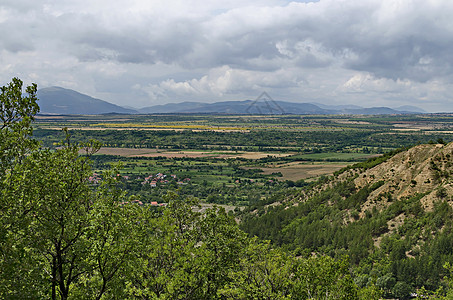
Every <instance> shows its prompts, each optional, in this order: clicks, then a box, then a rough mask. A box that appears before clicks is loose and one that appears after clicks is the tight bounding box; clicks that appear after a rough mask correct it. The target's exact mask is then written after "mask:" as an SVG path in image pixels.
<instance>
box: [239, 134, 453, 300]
mask: <svg viewBox="0 0 453 300" xmlns="http://www.w3.org/2000/svg"><path fill="white" fill-rule="evenodd" d="M452 155H453V143H450V144H448V145H443V144H426V145H418V146H415V147H412V148H410V149H407V150H401V151H400V152H398V153H396V152H394V153H390V154H388V155H386V156H383V157H378V158H375V159H373V160H370V161H367V162H364V163H359V164H357V165H355V166H353V167H349V168H346V169H344V170H343V171H342V172H339V173H337V174H336V175H335V176H332V177H331V178H322V179H320V180H319V181H318V182H317V183H314V184H312V185H310V186H309V187H307V188H306V189H305V190H303V191H298V190H294V192H293V193H286V194H285V195H280V197H276V198H275V199H274V200H275V201H276V202H274V203H267V204H264V203H263V205H257V206H255V207H252V208H251V209H249V210H246V211H244V213H243V214H242V224H241V227H242V228H243V229H244V230H245V231H247V232H249V234H251V235H257V236H258V237H260V238H263V239H269V240H271V241H272V242H273V243H274V244H276V245H279V246H282V247H284V248H286V249H289V250H292V251H295V252H296V253H299V255H309V254H310V253H321V254H327V255H331V256H333V257H341V256H342V255H348V256H349V257H350V259H351V265H352V266H353V269H354V271H353V272H354V273H355V280H356V283H358V285H359V286H366V285H367V284H369V283H375V284H376V285H377V286H379V287H380V288H381V289H382V290H383V291H385V295H384V296H385V297H393V298H400V297H398V293H399V292H401V290H405V292H404V294H405V295H406V296H407V295H408V294H409V292H416V290H417V289H420V288H422V287H425V288H426V289H429V290H432V291H434V290H436V289H438V288H439V287H441V286H442V285H444V284H445V282H444V281H443V277H444V276H446V275H448V274H449V273H448V272H447V270H446V269H444V268H443V266H444V264H445V263H450V264H452V263H453V247H452V245H453V209H452V205H453V198H452V195H453V162H452ZM399 295H401V294H399ZM402 299H405V297H402Z"/></svg>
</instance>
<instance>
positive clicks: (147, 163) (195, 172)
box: [34, 114, 453, 205]
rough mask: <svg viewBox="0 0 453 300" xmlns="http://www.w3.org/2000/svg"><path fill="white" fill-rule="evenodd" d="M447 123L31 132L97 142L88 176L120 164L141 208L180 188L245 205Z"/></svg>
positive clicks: (410, 118) (309, 122)
mask: <svg viewBox="0 0 453 300" xmlns="http://www.w3.org/2000/svg"><path fill="white" fill-rule="evenodd" d="M452 120H453V117H452V116H451V115H395V116H387V115H386V116H338V115H336V116H324V115H322V116H315V115H313V116H312V115H307V116H305V115H304V116H296V115H275V116H247V115H218V116H217V115H117V114H112V115H97V116H38V117H37V120H36V122H35V125H34V126H35V130H34V135H35V137H36V138H37V139H39V140H41V141H42V144H43V146H44V147H49V148H55V147H58V145H59V143H60V142H61V141H62V140H63V139H65V137H66V133H65V132H63V131H62V130H61V129H62V128H66V130H67V132H68V133H69V141H70V142H71V143H81V142H86V141H89V140H90V139H95V140H98V141H100V142H101V143H102V144H103V146H102V148H101V149H100V150H99V151H98V152H97V153H96V154H95V155H94V156H93V157H92V160H93V163H94V168H95V171H96V174H102V172H103V171H104V170H106V169H109V168H110V167H111V166H112V165H113V164H115V163H117V162H121V164H122V168H121V175H122V176H123V177H122V182H123V186H124V189H125V190H127V191H128V192H130V193H131V194H132V193H133V194H137V195H140V197H141V199H142V201H145V202H152V201H158V202H159V201H162V200H161V199H162V196H163V195H165V194H166V193H167V192H168V191H169V190H179V192H180V193H181V194H187V195H193V196H196V197H198V198H200V200H201V201H202V202H205V203H217V204H230V205H250V204H253V203H256V202H259V201H264V202H268V201H271V199H272V197H274V196H275V195H276V194H278V193H291V192H292V191H293V190H294V189H298V188H301V187H303V186H305V185H307V184H310V182H313V181H317V180H319V179H320V178H322V176H326V175H329V174H332V173H334V172H335V171H338V170H340V169H342V168H344V167H346V166H348V165H350V164H353V163H357V162H361V161H364V160H367V159H369V158H372V157H375V156H379V155H381V154H383V153H385V152H387V151H390V150H393V149H396V148H399V147H402V146H411V145H415V144H417V143H427V142H430V141H437V140H445V141H451V140H452V138H451V137H452V130H451V126H452V125H451V124H452V122H451V121H452ZM158 174H160V175H158ZM99 176H100V175H99ZM145 178H148V179H147V180H145Z"/></svg>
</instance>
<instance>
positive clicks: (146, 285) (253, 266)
mask: <svg viewBox="0 0 453 300" xmlns="http://www.w3.org/2000/svg"><path fill="white" fill-rule="evenodd" d="M26 91H27V94H28V96H26V97H23V96H22V82H21V81H20V80H18V79H14V80H13V82H12V83H11V84H9V85H8V86H5V87H2V94H1V104H2V105H1V114H2V127H1V131H0V134H1V137H2V138H1V140H0V145H1V149H2V151H1V153H0V155H1V170H0V185H1V194H0V208H1V212H2V214H1V218H0V270H1V272H0V297H1V298H5V299H43V298H51V299H217V298H218V299H290V298H299V299H302V298H308V297H316V298H318V297H321V296H322V297H323V298H326V299H356V298H357V296H358V293H359V291H358V288H357V287H356V285H355V284H354V283H353V281H352V278H351V276H350V274H349V271H348V263H347V258H342V259H341V260H333V259H331V258H329V257H326V256H319V257H310V258H295V257H294V256H292V255H289V254H286V253H284V252H282V250H279V249H278V248H274V247H272V246H271V245H270V244H269V243H266V242H264V243H263V242H259V241H258V240H257V239H249V238H248V237H247V236H246V234H245V233H243V232H242V231H241V230H240V229H239V228H238V226H237V225H236V222H235V221H234V219H233V218H232V217H231V216H228V215H227V214H226V213H225V211H223V210H221V209H218V208H212V209H208V210H206V211H204V212H203V213H201V212H197V211H195V210H194V207H196V206H197V200H196V199H194V198H191V197H181V196H180V195H178V194H176V193H169V194H168V195H167V196H165V199H164V200H165V202H166V203H168V205H167V206H166V207H154V206H148V205H139V204H138V203H137V202H136V201H133V200H134V199H133V198H126V195H125V193H124V192H123V191H122V190H121V189H119V186H120V185H121V184H120V178H119V177H118V176H117V171H116V170H115V169H112V170H111V171H110V172H107V173H105V174H103V176H102V178H103V180H102V183H101V184H97V185H93V184H91V183H90V182H89V181H88V177H89V176H90V175H91V174H92V170H91V166H90V164H91V162H90V160H89V158H90V156H91V155H92V154H93V153H95V152H96V151H97V149H98V148H99V146H100V145H99V143H97V142H93V141H92V142H89V143H86V144H74V143H72V142H71V141H70V140H69V138H66V139H65V140H64V142H63V144H61V146H60V147H58V148H57V149H55V150H48V149H41V148H40V145H39V143H37V142H35V141H34V140H32V139H31V138H30V136H31V134H32V129H31V127H30V125H31V121H32V120H33V118H34V114H35V113H36V112H37V111H38V106H37V105H36V86H31V87H28V88H27V90H26ZM80 150H82V152H83V153H84V154H83V155H81V154H80Z"/></svg>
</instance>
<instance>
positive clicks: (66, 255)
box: [0, 79, 133, 299]
mask: <svg viewBox="0 0 453 300" xmlns="http://www.w3.org/2000/svg"><path fill="white" fill-rule="evenodd" d="M21 89H22V82H21V81H20V80H18V79H13V82H12V83H11V84H10V85H8V86H7V87H2V95H1V101H2V102H1V103H2V105H1V116H0V119H1V120H2V122H3V124H2V127H1V131H0V134H1V137H2V139H1V140H0V148H1V149H2V152H1V154H0V155H1V168H0V176H1V177H0V185H1V194H0V196H1V198H0V208H1V211H2V214H1V217H0V270H1V271H0V298H8V299H16V298H17V299H26V298H32V299H39V298H51V299H68V298H69V297H70V296H71V295H72V294H74V293H75V292H76V291H77V288H78V287H79V286H81V285H83V284H84V283H86V282H87V281H89V282H90V283H91V284H90V289H92V290H93V291H92V293H85V294H84V295H83V297H82V298H85V299H86V298H87V297H88V298H93V299H100V298H101V297H102V296H103V295H104V294H105V293H106V292H107V291H108V285H110V284H111V283H112V282H113V281H114V278H115V277H116V276H117V271H118V270H119V268H120V267H122V266H123V265H125V260H126V258H127V256H128V253H130V251H131V247H130V246H129V245H131V244H133V243H128V241H129V240H128V239H122V238H124V237H127V236H129V235H128V234H127V233H125V230H124V228H126V229H127V228H128V227H125V226H124V223H128V221H127V218H126V219H125V217H126V216H127V214H123V213H122V211H120V206H119V205H117V204H116V205H115V203H118V202H120V201H121V199H122V198H123V196H124V195H123V194H122V193H120V192H118V190H117V189H116V187H115V182H114V178H113V177H112V176H109V175H106V176H104V184H102V185H101V187H99V188H98V189H95V188H94V187H91V186H90V185H89V184H88V181H87V179H88V177H89V175H91V174H92V171H91V166H90V160H89V155H91V154H93V153H94V152H96V151H97V149H99V146H100V144H99V143H96V142H92V143H90V144H87V145H84V146H83V147H82V148H84V149H85V152H86V154H88V155H85V156H82V155H80V154H79V151H80V150H81V147H80V146H78V145H72V144H70V143H69V139H67V143H66V144H65V145H64V146H63V147H61V148H59V149H57V150H55V151H50V150H48V149H47V150H46V149H44V150H42V149H38V146H39V144H38V143H37V142H35V141H33V140H32V139H31V137H30V136H31V133H32V128H31V121H32V120H33V118H34V114H35V113H36V112H38V110H39V109H38V106H37V104H36V96H35V93H36V85H33V86H31V87H28V88H27V89H26V91H27V93H28V97H22V92H21ZM95 281H97V282H98V284H94V282H95ZM71 293H72V294H71Z"/></svg>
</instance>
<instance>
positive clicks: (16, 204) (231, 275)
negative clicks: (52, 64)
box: [0, 79, 453, 299]
mask: <svg viewBox="0 0 453 300" xmlns="http://www.w3.org/2000/svg"><path fill="white" fill-rule="evenodd" d="M36 88H37V87H36V85H32V86H29V87H27V88H26V90H25V91H26V95H23V94H22V82H21V81H20V80H19V79H13V80H12V82H11V83H10V84H9V85H7V86H4V87H2V88H1V98H0V100H1V107H0V118H1V127H0V150H1V152H0V160H1V165H0V210H1V215H0V298H2V299H3V298H4V299H42V298H50V299H379V298H381V297H384V298H398V299H406V298H408V297H409V296H410V293H417V294H418V295H419V297H422V298H423V297H431V298H442V297H445V299H448V297H451V294H452V292H451V291H452V289H451V287H452V279H451V278H453V277H452V273H451V272H452V268H451V265H453V252H452V249H451V245H452V243H453V234H452V232H453V222H452V221H451V220H453V209H452V208H451V206H450V204H449V202H451V200H452V199H451V187H450V183H451V181H450V180H451V174H452V172H451V163H450V155H453V153H450V152H448V151H450V150H449V149H450V148H448V147H450V146H449V145H450V144H448V141H449V140H451V136H450V134H449V133H445V132H442V133H440V132H438V128H442V124H446V123H448V122H450V121H451V120H450V116H432V119H431V120H430V122H432V121H433V120H435V122H434V123H435V124H436V126H437V127H435V128H434V127H432V128H428V129H424V130H423V131H419V132H415V131H404V132H400V131H395V130H393V129H394V128H393V127H392V124H394V123H395V122H396V123H398V124H411V125H414V126H415V125H416V126H419V125H420V124H423V125H426V126H427V124H429V122H427V121H426V118H421V117H418V116H394V117H389V116H369V117H359V116H344V117H342V116H336V117H335V119H331V118H329V117H328V116H304V117H301V116H266V118H265V119H261V118H260V117H256V118H255V117H250V116H178V115H170V116H135V117H132V116H127V117H124V116H118V115H112V116H95V117H88V116H76V117H66V118H59V117H51V116H48V117H41V116H39V115H38V116H36V114H37V113H38V112H39V107H38V105H37V99H36ZM131 119H132V120H131ZM428 119H429V118H428ZM61 127H66V129H65V130H63V131H61V130H57V129H56V128H61ZM130 127H134V128H135V129H134V130H129V131H127V132H126V131H124V130H117V129H125V128H129V129H130ZM112 128H113V129H112ZM93 129H95V130H93ZM105 129H108V130H105ZM144 129H146V130H144ZM149 129H151V130H149ZM162 129H168V130H162ZM198 130H200V131H198ZM94 138H96V139H98V140H100V141H101V142H102V143H101V142H96V141H95V140H94ZM427 139H430V140H437V141H438V142H439V144H438V145H437V144H436V143H433V145H431V146H430V147H431V148H429V149H434V150H435V149H446V150H445V151H443V152H442V151H437V152H436V153H437V154H436V155H433V156H432V157H431V160H430V161H429V163H427V165H428V166H429V169H428V171H426V170H425V171H426V172H427V173H426V174H428V175H429V176H428V175H426V176H425V177H426V179H425V180H424V182H423V180H420V179H419V178H418V177H417V180H416V179H415V178H416V177H415V175H417V174H416V170H418V169H417V163H418V161H417V159H416V158H410V159H409V160H408V161H404V163H402V164H401V166H403V167H404V168H406V169H405V170H402V169H399V172H403V171H407V172H409V173H410V174H412V175H413V177H408V179H405V180H406V182H403V180H400V182H403V183H401V185H403V184H405V186H404V187H405V190H408V188H407V189H406V187H410V189H411V190H414V191H415V190H417V191H418V190H420V191H421V189H423V188H425V187H426V186H429V188H430V190H426V191H424V192H419V193H415V192H414V193H409V194H407V195H406V196H404V197H403V196H400V195H399V194H398V193H397V191H399V190H398V188H400V186H397V183H392V184H393V186H392V189H390V188H389V187H388V185H389V181H388V180H387V179H383V178H380V177H379V176H378V174H377V173H372V172H371V170H374V169H375V168H377V167H379V166H381V165H384V164H385V163H389V162H393V160H394V159H396V158H397V157H398V159H400V158H401V157H402V158H401V160H402V161H403V158H404V157H405V156H404V155H406V156H410V155H408V154H406V152H405V151H406V149H397V148H400V147H402V146H408V145H410V144H415V143H417V141H422V142H423V141H426V142H428V140H427ZM101 147H102V148H101ZM113 147H125V148H127V147H128V148H130V149H139V150H140V149H141V150H143V149H146V150H147V151H151V150H152V151H151V152H141V154H139V155H138V156H137V155H135V154H128V155H126V154H124V153H123V154H122V155H119V154H118V155H111V154H102V151H105V149H106V148H107V149H110V150H115V148H113ZM395 149H397V150H395ZM385 150H394V151H392V152H390V153H387V154H385V155H381V156H374V157H371V158H370V159H369V160H365V159H366V158H368V157H369V156H370V155H371V154H382V152H384V151H385ZM434 150H433V151H434ZM447 150H448V151H447ZM115 151H116V150H115ZM184 151H186V152H184ZM187 151H190V154H187V153H188V152H187ZM128 153H132V152H128ZM120 154H121V153H120ZM176 154H177V155H176ZM246 154H247V155H246ZM251 154H253V155H252V156H250V155H251ZM258 154H259V155H258ZM241 155H242V156H241ZM398 155H400V156H398ZM395 161H396V160H395ZM332 163H336V164H338V165H336V167H335V168H332V169H329V171H328V172H326V173H322V172H318V173H315V174H314V175H310V176H305V177H296V176H298V174H297V173H300V172H302V171H301V170H304V171H303V172H306V173H308V171H312V169H310V168H313V167H314V168H318V169H321V167H325V166H329V165H331V164H332ZM350 163H357V164H355V165H353V166H351V167H347V168H344V169H342V170H341V171H338V172H337V173H335V175H334V176H329V177H328V176H319V175H327V174H329V173H330V174H332V173H333V171H334V170H340V169H341V168H342V167H345V166H346V165H348V164H350ZM394 167H395V168H396V167H397V166H396V165H395V166H394ZM294 169H295V170H296V172H293V170H294ZM290 171H291V172H292V173H291V172H290ZM368 171H370V172H368ZM385 171H386V172H381V173H383V174H387V173H389V172H390V173H391V172H393V171H390V170H385ZM367 172H368V173H367ZM378 177H379V178H378ZM359 181H360V182H359ZM376 195H377V196H376ZM426 197H431V198H430V199H434V200H432V201H431V202H429V203H432V208H431V209H426V208H425V204H426V203H428V202H427V200H426V199H427V198H426ZM200 200H201V201H200ZM206 203H212V204H228V205H229V207H228V208H229V209H230V211H228V212H227V211H226V210H225V209H224V208H222V207H219V206H207V204H206ZM237 220H240V224H239V225H238V224H237Z"/></svg>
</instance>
